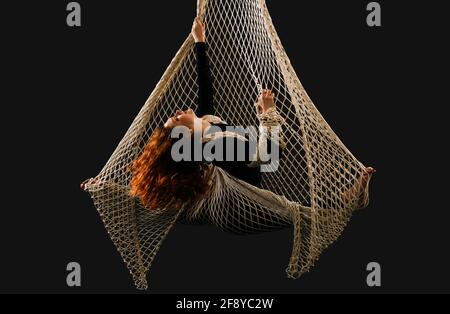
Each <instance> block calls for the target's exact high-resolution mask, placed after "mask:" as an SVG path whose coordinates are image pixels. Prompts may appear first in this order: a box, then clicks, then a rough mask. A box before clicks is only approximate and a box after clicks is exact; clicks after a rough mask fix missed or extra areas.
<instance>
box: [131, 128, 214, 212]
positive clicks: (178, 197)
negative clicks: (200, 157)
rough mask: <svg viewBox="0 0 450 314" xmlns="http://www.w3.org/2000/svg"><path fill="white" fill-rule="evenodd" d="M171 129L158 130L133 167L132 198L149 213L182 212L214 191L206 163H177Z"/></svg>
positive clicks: (174, 140)
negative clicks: (138, 201) (149, 211)
mask: <svg viewBox="0 0 450 314" xmlns="http://www.w3.org/2000/svg"><path fill="white" fill-rule="evenodd" d="M170 135H171V130H170V129H166V128H158V129H156V130H155V131H154V133H153V135H152V136H151V138H150V140H149V141H148V143H147V144H146V146H145V148H144V151H143V153H142V154H141V156H140V157H139V158H137V159H136V160H135V161H134V162H133V163H132V165H131V167H130V170H131V172H132V180H131V190H130V193H129V194H130V196H132V197H138V198H139V199H140V200H141V203H142V205H143V206H144V207H146V208H147V209H149V210H159V209H163V210H169V209H180V208H182V207H183V206H184V205H186V204H192V203H194V202H195V201H198V200H200V199H201V198H202V197H204V195H205V194H206V193H207V192H208V191H209V189H210V188H211V184H210V179H211V170H210V168H209V166H208V165H207V164H206V163H204V162H194V161H192V162H185V161H182V162H175V161H174V160H173V159H172V155H171V151H172V146H173V144H174V143H175V142H176V139H172V138H171V137H170Z"/></svg>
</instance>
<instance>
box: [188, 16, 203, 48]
mask: <svg viewBox="0 0 450 314" xmlns="http://www.w3.org/2000/svg"><path fill="white" fill-rule="evenodd" d="M191 34H192V37H194V41H195V42H196V43H204V42H205V41H206V35H205V26H204V25H203V22H202V20H201V19H200V18H199V17H198V16H197V17H196V18H195V20H194V24H193V25H192V31H191Z"/></svg>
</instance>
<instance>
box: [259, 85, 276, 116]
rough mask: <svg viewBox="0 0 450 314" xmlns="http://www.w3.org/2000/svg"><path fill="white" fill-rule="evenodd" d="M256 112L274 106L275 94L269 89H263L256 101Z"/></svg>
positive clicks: (261, 111)
mask: <svg viewBox="0 0 450 314" xmlns="http://www.w3.org/2000/svg"><path fill="white" fill-rule="evenodd" d="M256 107H257V109H258V113H260V114H261V113H265V112H267V111H268V110H269V109H271V108H275V96H274V94H273V93H272V91H271V90H269V89H263V91H262V93H261V95H260V96H259V97H258V101H257V103H256Z"/></svg>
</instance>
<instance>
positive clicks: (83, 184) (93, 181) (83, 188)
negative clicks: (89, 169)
mask: <svg viewBox="0 0 450 314" xmlns="http://www.w3.org/2000/svg"><path fill="white" fill-rule="evenodd" d="M95 181H96V180H95V179H94V178H90V179H87V180H86V181H84V182H83V183H81V184H80V188H81V189H82V190H83V191H86V187H87V185H88V184H93V183H95Z"/></svg>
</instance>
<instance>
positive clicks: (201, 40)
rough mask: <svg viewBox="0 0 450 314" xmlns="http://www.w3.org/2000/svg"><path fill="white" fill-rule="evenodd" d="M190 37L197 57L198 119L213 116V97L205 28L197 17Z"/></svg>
mask: <svg viewBox="0 0 450 314" xmlns="http://www.w3.org/2000/svg"><path fill="white" fill-rule="evenodd" d="M192 37H194V41H195V53H196V57H197V84H198V88H199V90H198V107H197V110H196V114H197V116H199V117H202V116H204V115H213V114H214V113H215V110H214V97H213V86H212V78H211V70H210V67H209V60H208V55H207V51H206V50H207V45H206V35H205V27H204V25H203V22H202V21H201V20H200V18H199V17H196V18H195V20H194V23H193V25H192Z"/></svg>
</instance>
